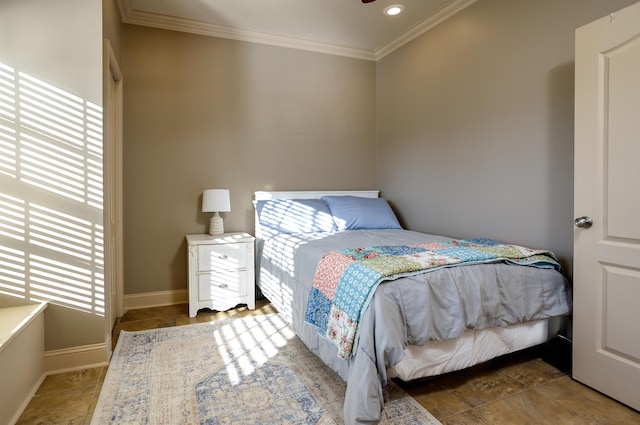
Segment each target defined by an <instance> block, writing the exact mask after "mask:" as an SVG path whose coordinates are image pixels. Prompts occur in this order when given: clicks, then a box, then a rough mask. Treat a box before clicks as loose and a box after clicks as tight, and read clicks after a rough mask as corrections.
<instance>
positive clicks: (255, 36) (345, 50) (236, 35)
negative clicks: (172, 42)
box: [118, 0, 477, 61]
mask: <svg viewBox="0 0 640 425" xmlns="http://www.w3.org/2000/svg"><path fill="white" fill-rule="evenodd" d="M476 1H477V0H452V1H451V2H449V3H447V4H446V5H445V6H443V7H441V8H440V9H438V10H437V11H436V12H435V13H433V14H431V15H429V16H428V17H427V18H425V19H424V20H423V21H421V22H420V23H418V24H417V25H415V26H414V27H412V28H410V29H409V30H407V31H405V32H404V33H402V34H400V35H399V36H398V37H396V38H394V39H393V40H391V41H389V42H388V43H386V44H384V45H383V46H381V47H379V48H378V49H376V50H375V51H373V50H367V49H355V48H350V47H344V46H338V45H334V44H328V43H320V42H316V41H309V40H303V39H299V38H295V37H286V36H281V35H276V34H268V33H263V32H258V31H248V30H242V29H237V28H232V27H227V26H222V25H214V24H209V23H206V22H199V21H193V20H189V19H183V18H176V17H172V16H166V15H160V14H155V13H150V12H142V11H139V10H134V9H132V8H131V0H118V9H119V10H120V16H121V18H122V22H124V23H126V24H132V25H141V26H146V27H153V28H160V29H166V30H171V31H181V32H186V33H191V34H199V35H205V36H210V37H219V38H227V39H231V40H239V41H247V42H250V43H259V44H266V45H271V46H278V47H286V48H290V49H298V50H306V51H311V52H317V53H326V54H330V55H338V56H346V57H350V58H356V59H364V60H370V61H377V60H379V59H381V58H383V57H384V56H386V55H388V54H389V53H391V52H393V51H394V50H396V49H398V48H400V47H402V46H403V45H404V44H406V43H408V42H409V41H411V40H413V39H415V38H416V37H418V36H420V35H422V34H424V33H425V32H426V31H428V30H430V29H431V28H433V27H434V26H436V25H437V24H439V23H440V22H442V21H444V20H445V19H447V18H449V17H451V16H453V15H454V14H456V13H458V12H459V11H460V10H462V9H464V8H465V7H467V6H469V5H471V4H473V3H475V2H476Z"/></svg>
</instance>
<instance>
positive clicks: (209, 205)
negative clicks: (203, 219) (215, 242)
mask: <svg viewBox="0 0 640 425" xmlns="http://www.w3.org/2000/svg"><path fill="white" fill-rule="evenodd" d="M229 211H231V201H230V199H229V189H207V190H205V191H204V192H203V193H202V212H213V213H215V214H213V217H211V221H209V234H210V235H221V234H222V233H224V222H223V221H222V217H220V214H219V213H221V212H229Z"/></svg>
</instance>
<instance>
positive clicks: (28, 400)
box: [8, 373, 47, 425]
mask: <svg viewBox="0 0 640 425" xmlns="http://www.w3.org/2000/svg"><path fill="white" fill-rule="evenodd" d="M46 377H47V374H46V373H43V374H42V376H40V378H39V379H38V380H37V381H36V383H35V385H34V386H33V388H31V391H29V394H28V395H27V397H25V399H24V400H23V401H22V403H21V404H20V407H18V410H16V413H15V414H14V415H13V418H11V419H10V420H9V422H8V423H9V425H14V424H16V423H17V422H18V420H19V419H20V416H22V414H23V413H24V411H25V409H26V408H27V406H28V405H29V403H31V399H32V398H33V397H34V396H35V395H36V392H38V390H39V389H40V385H42V383H43V382H44V379H45V378H46Z"/></svg>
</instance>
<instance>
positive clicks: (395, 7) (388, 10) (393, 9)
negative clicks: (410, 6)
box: [384, 4, 404, 16]
mask: <svg viewBox="0 0 640 425" xmlns="http://www.w3.org/2000/svg"><path fill="white" fill-rule="evenodd" d="M403 10H404V6H403V5H401V4H392V5H391V6H387V7H385V9H384V14H385V15H387V16H395V15H399V14H401V13H402V11H403Z"/></svg>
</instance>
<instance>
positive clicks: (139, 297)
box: [124, 289, 188, 311]
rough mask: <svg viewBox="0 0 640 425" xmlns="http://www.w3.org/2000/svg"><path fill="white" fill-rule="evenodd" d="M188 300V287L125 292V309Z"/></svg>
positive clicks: (179, 302)
mask: <svg viewBox="0 0 640 425" xmlns="http://www.w3.org/2000/svg"><path fill="white" fill-rule="evenodd" d="M186 302H188V292H187V290H186V289H176V290H173V291H158V292H146V293H142V294H128V295H127V294H125V296H124V310H125V311H128V310H133V309H137V308H149V307H160V306H165V305H173V304H182V303H186Z"/></svg>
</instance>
